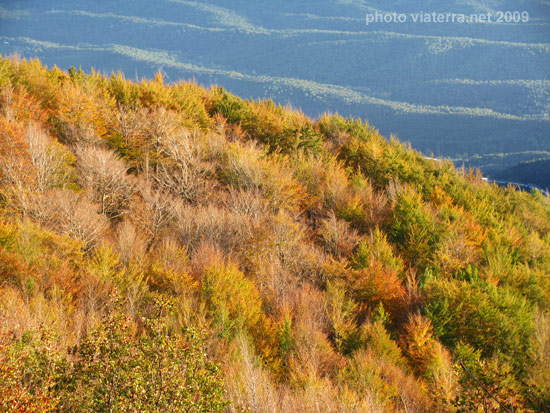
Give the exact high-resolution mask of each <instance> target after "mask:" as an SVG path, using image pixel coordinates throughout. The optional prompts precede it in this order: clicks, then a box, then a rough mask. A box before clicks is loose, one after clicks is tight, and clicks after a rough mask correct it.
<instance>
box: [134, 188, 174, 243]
mask: <svg viewBox="0 0 550 413" xmlns="http://www.w3.org/2000/svg"><path fill="white" fill-rule="evenodd" d="M138 195H139V200H138V201H137V202H134V203H133V204H132V207H133V209H132V214H131V216H132V218H133V219H134V220H135V222H136V224H137V225H138V227H139V229H140V230H141V231H142V232H143V233H144V234H146V235H147V237H148V239H149V242H148V247H149V248H150V247H151V246H152V245H153V244H154V243H155V241H156V240H157V239H158V237H159V235H160V233H161V232H162V230H163V229H164V228H165V227H166V226H167V225H168V223H169V221H170V218H171V217H172V204H173V199H172V197H170V196H169V195H168V194H166V193H164V192H162V191H158V190H156V189H154V188H152V187H151V186H150V185H149V184H148V183H147V182H142V183H141V185H140V188H139V192H138Z"/></svg>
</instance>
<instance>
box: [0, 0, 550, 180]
mask: <svg viewBox="0 0 550 413" xmlns="http://www.w3.org/2000/svg"><path fill="white" fill-rule="evenodd" d="M393 11H395V12H398V13H404V14H406V16H407V18H408V21H407V23H404V24H401V23H372V24H369V25H367V24H366V18H365V16H366V14H367V13H376V12H379V13H385V12H393ZM432 11H437V12H444V13H447V12H448V13H464V14H467V15H470V14H472V13H486V12H492V13H493V19H496V17H497V14H496V13H497V12H498V11H520V12H527V13H528V14H529V21H526V22H519V23H499V24H496V23H494V22H493V23H490V24H489V23H472V24H464V23H462V24H461V23H419V22H417V23H414V22H413V21H412V15H411V13H413V14H417V13H421V12H424V13H429V12H432ZM14 52H19V53H20V54H21V55H22V56H24V57H35V56H36V57H39V58H41V59H42V60H43V61H44V62H45V63H47V64H50V65H53V64H58V65H59V66H61V67H63V68H68V67H69V66H78V65H81V66H82V67H83V68H84V69H86V70H88V69H89V68H90V67H95V68H97V69H99V70H102V71H106V72H109V71H112V70H122V71H124V72H125V74H126V75H127V77H130V78H132V77H135V76H136V75H137V76H139V77H141V76H151V75H152V74H153V72H155V71H157V70H159V69H161V70H162V71H163V72H164V73H165V74H166V77H167V79H168V80H172V81H177V80H178V79H179V78H191V77H194V78H196V79H197V81H199V82H200V83H203V84H211V83H218V84H221V85H223V86H225V87H226V88H228V89H230V90H231V91H232V92H234V93H236V94H238V95H240V96H243V97H254V98H258V97H271V98H273V99H275V100H276V101H278V102H280V103H283V104H287V103H289V104H292V105H293V106H297V107H301V108H303V110H304V111H305V112H306V113H308V114H310V115H313V116H316V115H318V114H319V113H320V112H323V111H326V110H330V111H338V112H340V113H343V114H345V115H354V116H361V117H363V118H367V119H369V120H370V121H372V123H373V124H374V125H376V127H378V128H379V129H381V131H382V132H383V133H384V134H390V133H396V134H397V135H398V136H399V137H400V138H401V139H402V140H408V141H410V142H411V143H412V145H413V146H414V147H415V148H418V149H420V150H422V151H425V152H427V153H432V152H433V153H434V154H436V155H438V156H447V157H451V158H456V159H460V160H461V161H465V162H466V163H470V164H471V165H476V166H483V167H485V166H487V165H489V164H492V166H489V169H488V170H491V168H493V167H494V168H496V169H499V168H500V169H502V168H503V167H505V166H508V165H509V163H510V162H511V159H512V158H513V156H512V155H511V156H512V157H511V158H509V159H508V160H507V156H499V157H497V158H494V157H491V155H489V154H495V153H500V152H504V153H512V152H514V153H517V152H522V153H525V154H528V153H531V152H532V151H538V152H540V151H550V117H549V113H550V73H549V72H550V4H549V3H548V2H546V1H543V0H524V1H519V2H512V1H497V0H494V1H472V0H463V1H451V2H449V1H445V2H444V1H427V0H426V1H384V2H382V1H362V0H357V1H352V0H350V1H346V0H340V1H326V0H321V1H301V2H288V1H269V2H268V1H255V2H252V1H245V0H237V1H231V2H230V1H227V0H226V1H222V0H210V1H208V2H198V1H197V2H195V1H185V0H163V1H158V2H155V3H154V4H152V3H151V2H146V1H143V0H137V1H132V2H118V1H102V2H85V1H60V0H53V1H49V2H41V1H37V0H27V1H0V53H2V54H4V55H5V54H10V53H14ZM474 155H487V156H488V157H482V158H481V159H482V160H481V161H479V158H475V159H474V158H473V156H474ZM526 156H527V158H528V159H530V158H529V155H526ZM494 159H497V162H496V163H494V162H493V161H494ZM478 161H479V162H478Z"/></svg>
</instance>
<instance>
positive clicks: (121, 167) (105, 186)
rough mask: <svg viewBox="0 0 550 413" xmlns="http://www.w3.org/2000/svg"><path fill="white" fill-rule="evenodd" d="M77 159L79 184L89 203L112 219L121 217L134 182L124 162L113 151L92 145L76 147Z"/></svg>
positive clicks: (133, 188) (134, 185)
mask: <svg viewBox="0 0 550 413" xmlns="http://www.w3.org/2000/svg"><path fill="white" fill-rule="evenodd" d="M77 158H78V164H77V165H78V175H79V183H80V184H81V185H82V187H83V188H84V189H86V192H87V195H88V197H89V198H90V200H91V201H92V202H94V203H97V204H99V206H100V212H101V213H103V214H105V215H106V216H108V217H109V218H111V219H117V218H120V217H121V216H122V215H124V214H125V213H126V212H127V209H128V204H129V203H130V199H131V198H132V196H133V195H134V194H135V193H136V181H135V179H134V178H133V177H131V176H129V175H128V174H127V168H126V165H125V164H124V162H123V161H121V160H120V159H119V158H118V157H117V156H116V155H115V154H114V153H113V152H110V151H107V150H105V149H101V148H98V147H91V146H88V147H84V148H79V149H78V150H77Z"/></svg>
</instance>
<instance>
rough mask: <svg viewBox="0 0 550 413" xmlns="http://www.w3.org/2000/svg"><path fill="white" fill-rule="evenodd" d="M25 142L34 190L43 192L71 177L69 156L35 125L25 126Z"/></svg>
mask: <svg viewBox="0 0 550 413" xmlns="http://www.w3.org/2000/svg"><path fill="white" fill-rule="evenodd" d="M25 140H26V141H27V143H28V152H29V155H30V160H31V163H32V164H33V166H34V168H35V174H36V189H37V190H38V191H39V192H44V191H46V190H48V189H51V188H54V187H57V186H61V185H62V184H63V183H65V182H66V181H67V180H68V178H69V177H70V175H71V174H70V168H69V162H70V161H71V159H70V157H71V155H70V154H69V153H68V152H67V151H65V150H64V149H63V148H62V147H61V146H60V145H58V144H56V142H54V140H53V139H52V138H51V137H50V136H48V134H47V133H46V132H45V131H44V130H43V129H41V128H40V127H39V126H38V125H36V124H30V125H28V126H27V129H26V131H25Z"/></svg>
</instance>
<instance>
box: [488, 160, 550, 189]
mask: <svg viewBox="0 0 550 413" xmlns="http://www.w3.org/2000/svg"><path fill="white" fill-rule="evenodd" d="M494 178H495V179H500V180H505V181H511V182H518V183H522V184H523V183H526V184H533V185H537V186H538V187H539V188H545V189H546V188H550V159H540V160H536V161H530V162H521V163H520V164H518V165H516V166H514V167H512V168H507V169H505V170H503V171H501V172H499V173H497V174H495V176H494Z"/></svg>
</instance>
